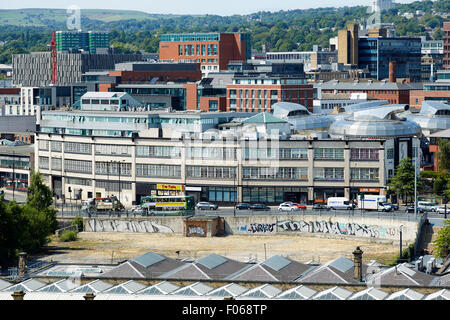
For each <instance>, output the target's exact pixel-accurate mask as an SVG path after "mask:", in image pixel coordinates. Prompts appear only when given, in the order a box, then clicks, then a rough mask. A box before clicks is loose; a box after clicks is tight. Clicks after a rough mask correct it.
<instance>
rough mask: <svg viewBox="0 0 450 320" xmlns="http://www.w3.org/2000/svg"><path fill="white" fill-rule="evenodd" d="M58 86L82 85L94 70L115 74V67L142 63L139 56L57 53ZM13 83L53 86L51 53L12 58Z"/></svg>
mask: <svg viewBox="0 0 450 320" xmlns="http://www.w3.org/2000/svg"><path fill="white" fill-rule="evenodd" d="M57 57H58V59H57V84H58V85H60V86H66V85H71V84H73V83H77V82H80V81H81V80H82V75H83V74H84V73H86V72H89V71H91V70H96V71H98V70H114V66H115V64H116V63H120V62H128V61H142V56H141V55H140V54H89V53H69V52H58V54H57ZM12 66H13V83H14V84H15V85H17V86H21V87H42V86H48V85H50V84H51V83H52V77H51V70H52V69H51V52H33V53H30V54H14V55H13V56H12Z"/></svg>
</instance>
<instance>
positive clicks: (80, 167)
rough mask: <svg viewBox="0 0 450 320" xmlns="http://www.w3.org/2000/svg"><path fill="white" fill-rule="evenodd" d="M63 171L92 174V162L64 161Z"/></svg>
mask: <svg viewBox="0 0 450 320" xmlns="http://www.w3.org/2000/svg"><path fill="white" fill-rule="evenodd" d="M64 170H65V171H66V172H77V173H89V174H91V173H92V162H91V161H84V160H71V159H65V160H64Z"/></svg>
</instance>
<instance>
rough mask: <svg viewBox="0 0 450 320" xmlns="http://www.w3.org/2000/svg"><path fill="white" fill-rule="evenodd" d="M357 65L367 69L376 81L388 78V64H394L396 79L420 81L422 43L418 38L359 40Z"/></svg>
mask: <svg viewBox="0 0 450 320" xmlns="http://www.w3.org/2000/svg"><path fill="white" fill-rule="evenodd" d="M358 47H359V58H358V65H359V68H361V69H365V68H367V69H369V71H370V77H371V78H373V79H376V80H383V79H387V78H389V63H390V62H394V61H395V62H396V65H397V78H405V79H406V78H407V79H410V80H411V81H413V82H414V81H417V82H419V81H421V79H422V76H421V70H422V67H421V64H422V61H421V59H422V54H421V48H422V42H421V39H420V38H382V37H379V38H367V37H364V38H359V41H358Z"/></svg>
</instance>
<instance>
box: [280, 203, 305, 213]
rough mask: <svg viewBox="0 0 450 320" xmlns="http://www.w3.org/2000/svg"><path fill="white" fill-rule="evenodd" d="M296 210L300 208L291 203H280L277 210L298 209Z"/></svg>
mask: <svg viewBox="0 0 450 320" xmlns="http://www.w3.org/2000/svg"><path fill="white" fill-rule="evenodd" d="M298 210H300V208H299V207H297V206H296V205H293V204H285V203H282V204H280V206H279V207H278V211H298Z"/></svg>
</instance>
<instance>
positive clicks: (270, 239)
mask: <svg viewBox="0 0 450 320" xmlns="http://www.w3.org/2000/svg"><path fill="white" fill-rule="evenodd" d="M78 236H79V239H78V240H77V241H76V242H68V243H63V242H60V241H59V240H58V239H57V238H56V237H54V238H52V242H51V243H49V245H48V250H47V252H46V254H45V257H43V258H44V259H45V260H52V261H55V262H59V263H83V264H85V263H87V264H90V263H92V264H106V263H108V264H109V263H118V262H120V261H124V260H127V259H130V258H134V257H137V256H139V255H141V254H144V253H146V252H149V251H152V252H155V253H159V254H162V255H165V256H168V257H172V258H178V257H179V258H187V257H196V258H201V257H204V256H206V255H209V254H211V253H216V254H219V255H222V256H226V257H228V258H230V259H236V260H239V261H244V262H247V261H248V260H249V259H257V260H258V261H264V260H265V259H266V258H270V257H272V256H274V255H281V256H287V257H289V258H291V259H293V260H296V261H299V262H307V261H310V260H313V259H314V260H316V261H320V262H321V263H326V262H328V261H330V260H332V259H334V258H337V257H340V256H343V257H347V258H350V259H352V252H353V251H354V250H355V249H356V247H357V246H360V247H361V249H362V250H363V251H364V256H363V258H364V262H366V263H367V262H370V260H377V261H378V262H380V263H389V262H391V260H392V259H393V258H394V256H395V255H396V254H397V253H398V247H397V246H394V245H393V244H390V243H377V242H370V241H364V240H359V239H358V240H344V239H327V238H316V237H302V236H284V235H278V236H259V237H258V236H228V237H221V238H187V237H183V236H177V235H166V234H139V233H86V232H82V233H79V235H78ZM177 251H180V252H179V254H177V253H176V252H177Z"/></svg>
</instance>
